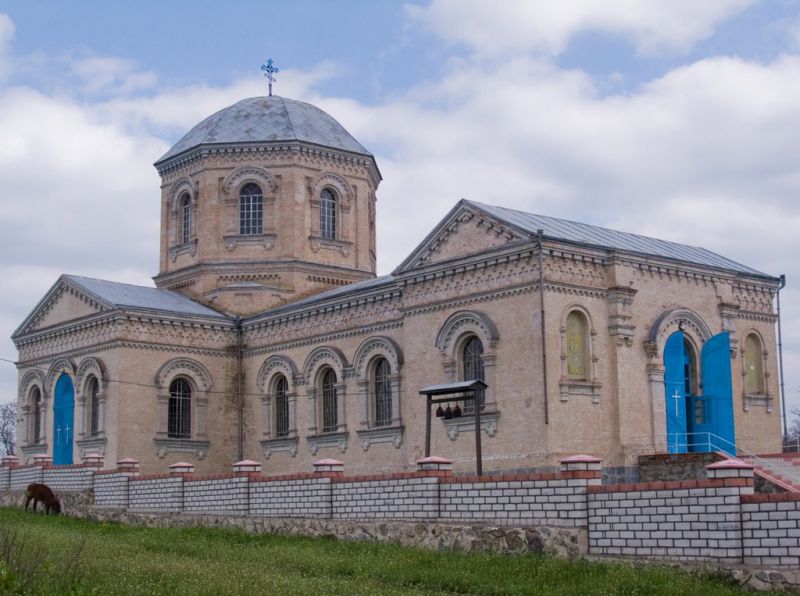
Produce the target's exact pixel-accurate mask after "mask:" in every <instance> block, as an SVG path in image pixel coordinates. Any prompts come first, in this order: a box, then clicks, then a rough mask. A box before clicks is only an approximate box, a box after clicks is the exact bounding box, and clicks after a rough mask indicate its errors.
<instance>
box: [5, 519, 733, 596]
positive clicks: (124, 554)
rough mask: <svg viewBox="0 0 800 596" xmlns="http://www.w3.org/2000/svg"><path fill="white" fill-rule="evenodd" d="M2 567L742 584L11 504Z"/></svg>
mask: <svg viewBox="0 0 800 596" xmlns="http://www.w3.org/2000/svg"><path fill="white" fill-rule="evenodd" d="M76 553H78V555H79V556H78V561H77V563H74V558H75V555H76ZM33 561H38V563H34V562H33ZM0 565H1V566H2V570H0V591H2V593H33V594H58V593H71V594H83V593H97V594H103V595H105V594H170V595H172V594H249V595H255V594H303V595H306V596H318V595H326V594H440V593H457V594H703V595H705V594H739V593H742V591H741V590H740V589H739V588H738V587H736V586H733V585H731V584H730V583H726V582H725V581H721V580H718V579H714V578H709V577H700V576H697V575H691V574H687V573H683V572H679V571H677V570H675V569H674V568H667V567H657V566H649V565H648V566H637V567H635V566H631V565H625V564H600V563H591V562H587V561H579V562H575V563H570V562H566V561H561V560H558V559H553V558H549V557H540V556H530V555H524V556H508V555H490V554H461V553H454V552H433V551H427V550H419V549H412V548H403V547H399V546H391V545H380V544H374V543H364V542H361V543H345V542H337V541H335V540H326V539H312V538H297V537H285V536H266V535H252V534H247V533H244V532H239V531H232V530H230V531H229V530H219V529H209V528H187V529H172V528H170V529H153V528H141V527H130V526H122V525H117V524H105V523H103V524H98V523H92V522H86V521H82V520H77V519H71V518H66V517H52V516H49V517H47V516H44V515H41V514H33V513H24V512H22V511H19V510H15V509H3V508H0ZM26 575H32V577H30V578H26Z"/></svg>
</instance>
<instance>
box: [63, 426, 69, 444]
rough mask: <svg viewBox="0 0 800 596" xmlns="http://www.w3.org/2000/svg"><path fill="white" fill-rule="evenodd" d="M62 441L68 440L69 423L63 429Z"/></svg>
mask: <svg viewBox="0 0 800 596" xmlns="http://www.w3.org/2000/svg"><path fill="white" fill-rule="evenodd" d="M64 441H66V442H69V424H67V426H66V428H65V429H64Z"/></svg>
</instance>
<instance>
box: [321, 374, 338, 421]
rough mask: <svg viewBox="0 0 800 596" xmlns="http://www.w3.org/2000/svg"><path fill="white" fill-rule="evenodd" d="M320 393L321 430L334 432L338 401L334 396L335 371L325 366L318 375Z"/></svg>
mask: <svg viewBox="0 0 800 596" xmlns="http://www.w3.org/2000/svg"><path fill="white" fill-rule="evenodd" d="M320 390H321V393H322V432H324V433H329V432H334V431H336V430H337V428H338V427H339V415H338V403H337V396H336V373H335V372H333V369H332V368H326V369H324V370H323V371H322V375H321V376H320Z"/></svg>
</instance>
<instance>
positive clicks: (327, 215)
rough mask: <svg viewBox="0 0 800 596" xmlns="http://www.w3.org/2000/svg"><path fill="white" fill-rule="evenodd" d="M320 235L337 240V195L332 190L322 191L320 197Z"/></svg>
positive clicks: (325, 189)
mask: <svg viewBox="0 0 800 596" xmlns="http://www.w3.org/2000/svg"><path fill="white" fill-rule="evenodd" d="M319 235H320V236H322V237H323V238H327V239H328V240H333V239H335V238H336V195H335V194H333V191H332V190H331V189H330V188H324V189H322V192H321V193H320V197H319Z"/></svg>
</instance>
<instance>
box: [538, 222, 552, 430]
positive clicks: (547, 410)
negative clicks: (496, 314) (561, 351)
mask: <svg viewBox="0 0 800 596" xmlns="http://www.w3.org/2000/svg"><path fill="white" fill-rule="evenodd" d="M536 237H537V238H538V240H539V305H540V307H541V311H540V315H539V316H540V317H541V318H540V321H541V324H542V325H541V333H542V386H543V388H544V423H545V424H550V408H549V405H548V401H547V349H546V348H547V342H546V340H545V337H546V336H545V325H544V243H543V239H544V230H537V231H536Z"/></svg>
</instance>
